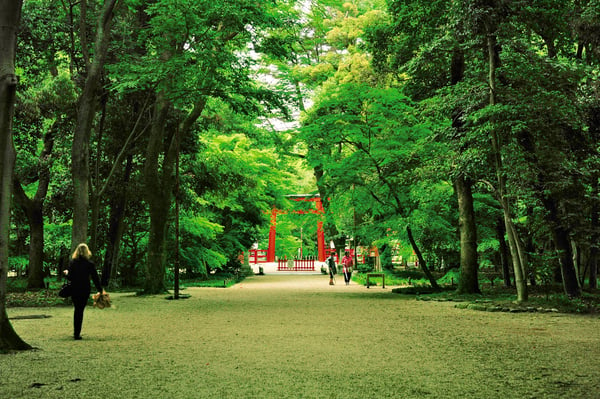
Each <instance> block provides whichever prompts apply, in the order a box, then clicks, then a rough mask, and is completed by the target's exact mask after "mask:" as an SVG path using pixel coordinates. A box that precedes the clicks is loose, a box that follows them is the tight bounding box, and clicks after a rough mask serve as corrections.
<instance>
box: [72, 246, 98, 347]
mask: <svg viewBox="0 0 600 399" xmlns="http://www.w3.org/2000/svg"><path fill="white" fill-rule="evenodd" d="M91 257H92V253H91V252H90V249H89V248H88V246H87V245H86V244H79V245H78V246H77V248H76V249H75V252H73V255H72V256H71V261H70V262H69V267H68V268H67V270H65V271H64V273H65V275H66V276H67V280H69V281H71V285H72V287H73V288H72V289H73V292H72V294H71V299H72V300H73V306H74V309H75V310H74V313H73V338H74V339H76V340H79V339H81V325H82V324H83V311H84V310H85V306H86V305H87V303H88V299H89V298H90V292H91V291H92V285H91V284H90V278H91V279H92V281H93V282H94V285H95V286H96V290H98V293H99V294H100V293H101V292H102V285H100V279H99V278H98V272H97V271H96V266H94V263H92V261H91V260H90V258H91Z"/></svg>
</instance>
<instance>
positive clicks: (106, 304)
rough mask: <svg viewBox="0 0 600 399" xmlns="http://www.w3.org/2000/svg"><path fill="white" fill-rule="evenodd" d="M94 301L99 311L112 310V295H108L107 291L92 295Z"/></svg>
mask: <svg viewBox="0 0 600 399" xmlns="http://www.w3.org/2000/svg"><path fill="white" fill-rule="evenodd" d="M92 298H93V299H94V307H95V308H98V309H104V308H110V307H111V302H110V295H108V294H107V293H106V292H105V291H102V293H101V294H94V295H92Z"/></svg>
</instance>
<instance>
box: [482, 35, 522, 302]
mask: <svg viewBox="0 0 600 399" xmlns="http://www.w3.org/2000/svg"><path fill="white" fill-rule="evenodd" d="M492 25H493V24H492V23H487V24H486V31H487V50H488V64H489V65H488V83H489V87H490V94H489V104H490V105H496V69H497V67H498V62H499V59H500V57H499V55H498V47H497V40H496V33H495V31H494V29H493V28H492ZM490 136H491V137H490V141H491V143H492V156H493V158H494V166H495V173H496V178H497V184H498V186H497V188H496V196H497V198H498V201H499V202H500V206H501V207H502V213H503V215H504V225H505V227H506V233H507V236H508V247H509V249H510V255H511V258H512V262H513V269H514V273H515V287H516V288H517V301H518V302H525V301H527V300H528V299H529V294H528V291H527V280H526V275H527V274H526V264H525V263H524V257H523V256H522V254H523V251H522V249H521V243H520V241H519V238H518V235H517V231H516V228H515V226H514V224H513V222H512V217H511V212H510V207H509V204H508V200H507V199H506V178H505V177H504V172H503V170H502V169H503V162H502V154H501V145H502V144H501V142H500V138H499V137H498V133H497V132H496V131H495V130H494V129H492V130H491V132H490Z"/></svg>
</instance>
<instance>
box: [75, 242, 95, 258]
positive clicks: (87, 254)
mask: <svg viewBox="0 0 600 399" xmlns="http://www.w3.org/2000/svg"><path fill="white" fill-rule="evenodd" d="M91 257H92V252H91V251H90V249H89V248H88V246H87V244H79V245H78V246H77V248H75V252H73V255H72V256H71V258H72V259H77V258H85V259H90V258H91Z"/></svg>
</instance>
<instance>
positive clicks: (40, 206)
mask: <svg viewBox="0 0 600 399" xmlns="http://www.w3.org/2000/svg"><path fill="white" fill-rule="evenodd" d="M57 126H58V123H56V122H55V123H54V125H53V126H52V127H51V128H50V130H49V131H48V132H47V133H46V134H45V135H44V149H43V150H42V152H41V153H40V156H39V172H38V187H37V190H36V192H35V195H34V196H33V198H32V199H30V198H29V197H27V194H26V193H25V191H24V190H23V187H22V185H21V182H20V181H18V179H16V178H15V180H14V185H13V187H14V199H15V202H16V203H17V204H19V205H20V206H21V207H22V208H23V210H24V211H25V214H26V215H27V219H28V221H29V275H28V279H27V288H28V289H40V288H46V287H45V285H44V213H43V212H44V201H45V199H46V195H47V194H48V186H49V185H50V164H49V163H48V158H49V157H50V154H51V153H52V149H53V147H54V136H55V133H56V131H57Z"/></svg>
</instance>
